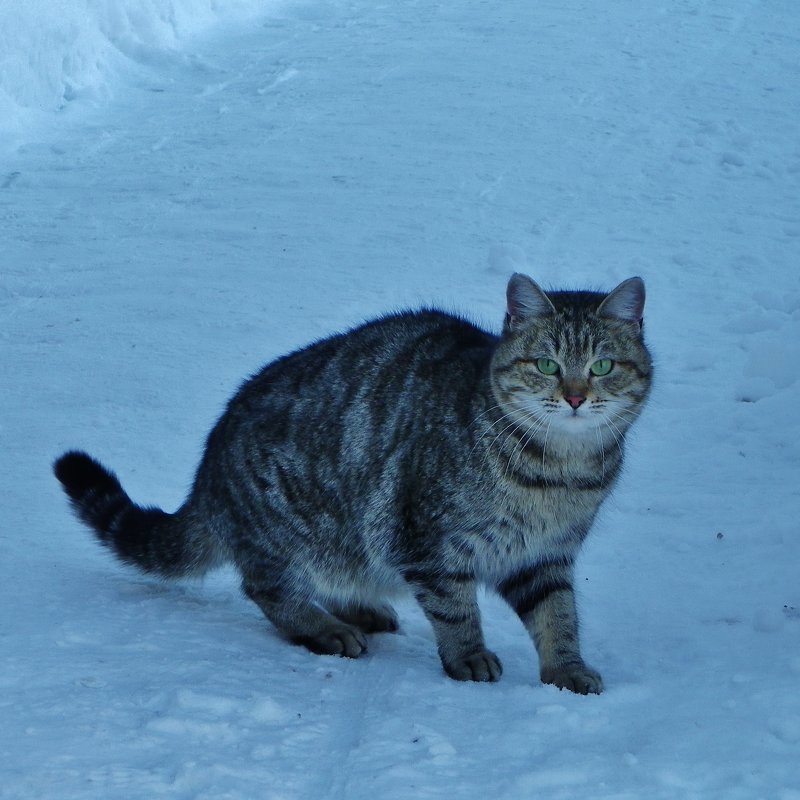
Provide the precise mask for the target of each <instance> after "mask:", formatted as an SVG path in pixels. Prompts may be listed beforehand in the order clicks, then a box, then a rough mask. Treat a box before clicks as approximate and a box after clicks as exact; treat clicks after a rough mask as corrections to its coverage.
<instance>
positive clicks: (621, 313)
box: [597, 278, 644, 327]
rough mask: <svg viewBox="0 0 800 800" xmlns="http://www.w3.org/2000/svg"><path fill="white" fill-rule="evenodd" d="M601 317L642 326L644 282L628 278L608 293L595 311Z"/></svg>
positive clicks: (639, 279)
mask: <svg viewBox="0 0 800 800" xmlns="http://www.w3.org/2000/svg"><path fill="white" fill-rule="evenodd" d="M597 311H598V313H599V314H600V316H601V317H612V318H613V319H621V320H623V321H625V322H635V323H636V324H637V325H639V327H641V326H642V322H643V319H644V281H643V280H642V279H641V278H628V280H626V281H622V283H621V284H620V285H619V286H617V288H616V289H614V291H612V292H610V293H609V295H608V297H606V299H605V300H603V302H602V303H600V308H599V309H598V310H597Z"/></svg>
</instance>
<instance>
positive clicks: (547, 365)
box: [536, 358, 558, 375]
mask: <svg viewBox="0 0 800 800" xmlns="http://www.w3.org/2000/svg"><path fill="white" fill-rule="evenodd" d="M536 369H538V370H539V372H541V373H542V375H555V374H556V372H558V363H557V362H556V361H553V359H552V358H539V359H537V360H536Z"/></svg>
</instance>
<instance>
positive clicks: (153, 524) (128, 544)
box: [53, 451, 224, 578]
mask: <svg viewBox="0 0 800 800" xmlns="http://www.w3.org/2000/svg"><path fill="white" fill-rule="evenodd" d="M53 471H54V472H55V475H56V477H57V478H58V480H59V481H61V484H62V485H63V487H64V491H65V492H66V493H67V495H68V496H69V499H70V502H71V504H72V507H73V509H74V511H75V513H76V514H77V516H78V518H79V519H80V520H81V521H82V522H84V523H85V524H86V525H88V526H89V527H90V528H92V530H94V532H95V534H96V535H97V538H98V539H99V540H100V542H101V543H102V544H104V545H105V546H106V547H109V548H111V549H112V550H113V551H114V553H115V554H116V555H117V557H118V558H119V559H121V560H122V561H124V562H126V563H128V564H133V565H134V566H136V567H138V568H139V569H141V570H143V571H144V572H149V573H152V574H155V575H159V576H161V577H163V578H177V577H180V576H183V575H202V574H203V573H205V572H207V571H208V570H209V569H211V568H212V567H214V566H216V565H217V564H219V563H221V562H222V561H223V560H224V559H223V558H220V553H219V550H218V547H217V546H216V545H215V543H214V541H213V539H212V538H211V537H210V536H209V535H208V533H207V531H206V530H205V526H203V525H195V524H192V520H191V515H190V513H189V512H188V511H187V510H186V506H184V507H183V508H182V509H180V510H179V511H178V512H177V513H175V514H167V513H165V512H164V511H161V510H160V509H158V508H143V507H141V506H137V505H136V504H135V503H134V502H133V501H132V500H131V499H130V497H128V495H127V494H126V493H125V490H124V489H123V488H122V485H121V484H120V482H119V480H118V479H117V476H116V475H114V473H113V472H111V471H110V470H107V469H106V468H105V467H104V466H103V465H102V464H100V463H98V462H97V461H95V460H94V459H93V458H92V457H91V456H89V455H87V454H86V453H81V452H77V451H72V452H69V453H65V454H64V455H63V456H61V457H60V458H58V459H57V460H56V462H55V463H54V464H53Z"/></svg>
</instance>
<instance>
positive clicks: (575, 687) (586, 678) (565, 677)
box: [541, 662, 603, 694]
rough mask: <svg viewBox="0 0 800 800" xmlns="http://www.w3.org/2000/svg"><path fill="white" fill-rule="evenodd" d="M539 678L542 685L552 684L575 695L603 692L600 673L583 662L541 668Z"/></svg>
mask: <svg viewBox="0 0 800 800" xmlns="http://www.w3.org/2000/svg"><path fill="white" fill-rule="evenodd" d="M541 677H542V683H552V684H553V686H558V688H559V689H569V691H570V692H575V694H600V693H601V692H602V691H603V679H602V678H601V677H600V673H599V672H596V671H595V670H593V669H592V668H591V667H587V666H586V664H584V663H583V662H577V663H572V664H559V665H557V666H554V667H542V672H541Z"/></svg>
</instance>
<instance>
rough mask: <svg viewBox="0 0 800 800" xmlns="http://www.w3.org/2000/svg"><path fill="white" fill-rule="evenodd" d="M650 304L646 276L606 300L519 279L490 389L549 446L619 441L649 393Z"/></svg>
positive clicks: (511, 287)
mask: <svg viewBox="0 0 800 800" xmlns="http://www.w3.org/2000/svg"><path fill="white" fill-rule="evenodd" d="M644 300H645V291H644V282H643V281H642V279H641V278H629V279H628V280H626V281H623V282H622V283H621V284H620V285H619V286H617V288H616V289H614V290H613V291H611V292H609V293H608V294H603V293H599V292H549V293H548V292H544V291H543V290H542V289H541V288H539V286H538V285H537V284H536V283H535V282H534V281H532V280H531V279H530V278H529V277H527V276H526V275H521V274H519V273H515V274H514V275H513V276H512V277H511V280H510V281H509V283H508V290H507V301H508V306H507V313H506V319H505V325H504V328H503V335H502V338H501V341H500V344H499V345H498V348H497V351H496V352H495V356H494V359H493V362H492V387H493V389H494V393H495V395H496V396H497V399H498V400H499V402H500V403H501V405H502V406H503V408H504V410H505V412H506V413H507V414H510V416H511V417H512V419H515V420H516V421H518V422H519V423H521V424H522V425H523V426H524V427H526V428H528V429H530V431H531V432H532V435H537V434H541V436H542V437H543V438H544V437H550V438H551V441H552V437H554V436H555V437H559V438H561V439H572V438H580V439H583V438H588V437H594V438H595V439H596V440H598V441H599V440H600V439H604V440H605V439H610V440H613V439H614V438H618V437H620V436H621V435H622V434H623V433H624V432H625V431H626V430H627V429H628V427H629V426H630V424H631V423H632V422H633V420H634V419H635V418H636V417H637V416H638V414H639V411H640V410H641V408H642V405H643V403H644V401H645V400H646V398H647V394H648V392H649V390H650V380H651V372H652V362H651V360H650V354H649V353H648V351H647V348H646V346H645V344H644V340H643V336H642V326H643V315H644Z"/></svg>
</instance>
